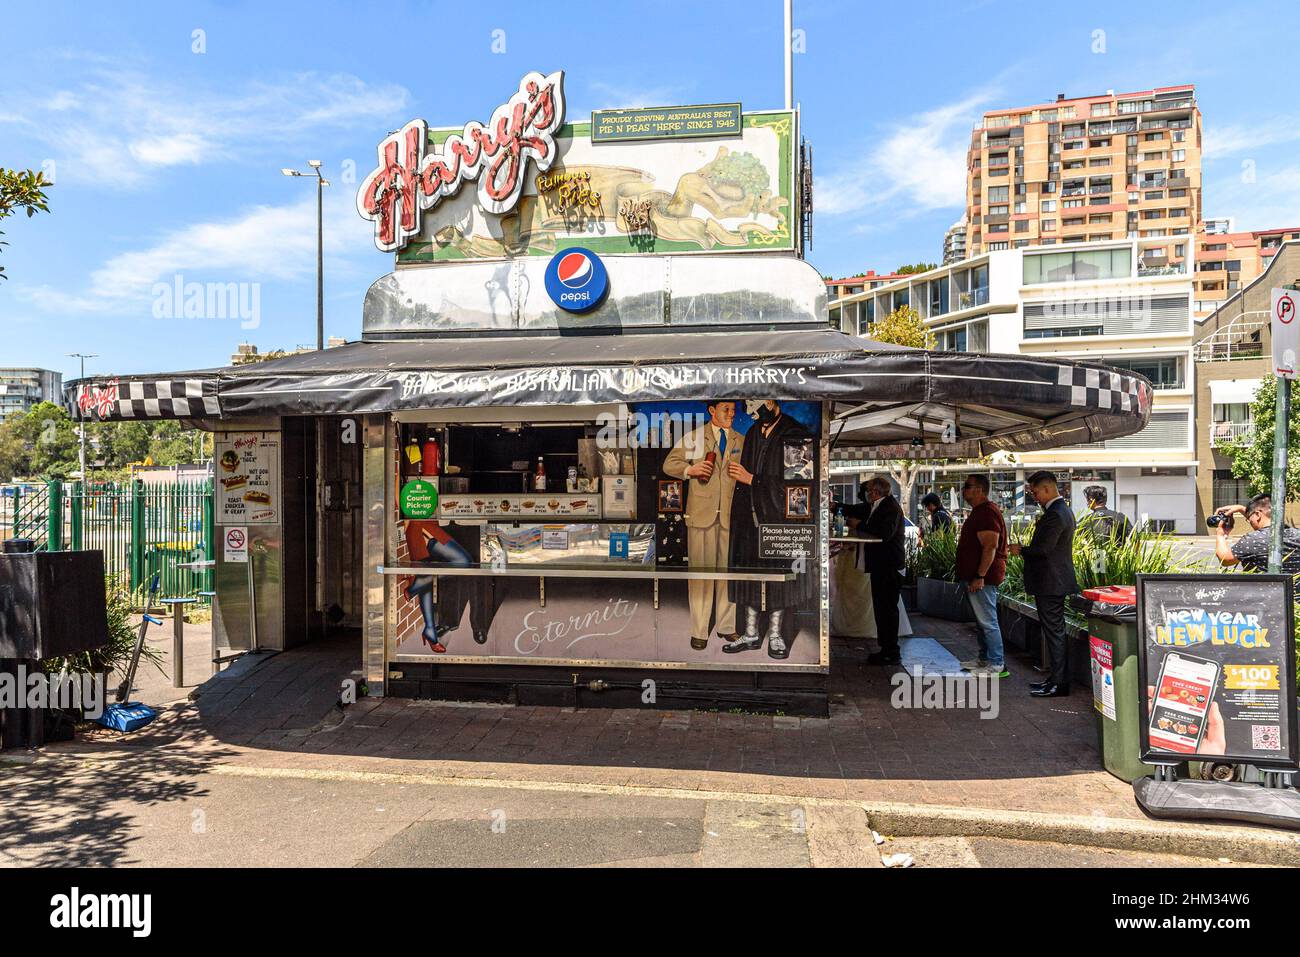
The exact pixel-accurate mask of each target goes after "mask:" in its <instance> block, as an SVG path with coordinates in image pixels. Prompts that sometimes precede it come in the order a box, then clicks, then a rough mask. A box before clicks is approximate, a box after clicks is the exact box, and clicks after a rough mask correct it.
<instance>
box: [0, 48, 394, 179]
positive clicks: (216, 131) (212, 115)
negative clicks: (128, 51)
mask: <svg viewBox="0 0 1300 957" xmlns="http://www.w3.org/2000/svg"><path fill="white" fill-rule="evenodd" d="M63 82H64V84H66V80H64V81H63ZM19 98H21V99H24V100H25V101H26V102H30V103H32V104H35V105H34V106H33V107H32V108H31V109H30V110H29V111H28V112H27V113H25V114H24V115H23V116H21V117H20V116H16V115H10V116H0V121H9V122H15V123H21V125H22V126H23V127H25V128H26V129H27V130H29V131H30V133H31V135H32V136H34V137H35V138H36V139H37V140H38V141H40V142H41V143H42V145H43V146H44V148H46V149H47V150H49V152H50V155H51V157H52V158H54V159H55V160H57V161H58V163H59V177H60V179H61V180H63V181H68V182H77V181H83V182H84V181H92V182H94V183H95V184H96V186H97V187H99V188H127V189H129V188H135V187H140V186H144V185H146V184H147V183H148V177H149V174H150V172H151V171H152V170H155V169H157V168H159V167H167V166H175V165H195V164H200V163H207V162H212V161H214V160H219V159H231V158H238V159H242V160H247V159H248V158H249V157H250V156H258V155H259V154H260V153H262V152H266V153H267V154H268V155H269V154H270V153H271V152H274V151H276V150H277V149H278V148H281V147H283V146H284V145H286V144H288V143H290V142H292V144H293V145H299V144H301V142H302V140H303V134H304V132H306V131H314V130H320V129H331V130H336V129H339V128H346V127H348V126H350V125H353V124H358V123H365V124H367V125H369V126H373V124H374V123H375V121H376V119H382V118H386V117H396V116H400V114H401V111H402V110H403V109H404V108H405V107H406V105H407V103H408V101H409V99H410V96H409V94H408V93H407V91H406V89H405V88H404V87H402V86H398V85H395V84H389V83H379V84H373V83H367V82H366V81H364V80H361V79H360V78H358V77H355V76H351V75H349V74H316V73H299V74H294V75H291V76H287V77H284V78H282V79H280V80H278V81H276V82H274V83H267V82H249V83H245V84H242V85H237V86H235V87H233V88H230V89H224V88H223V89H210V88H203V87H194V86H185V87H180V86H176V85H172V84H171V83H169V82H168V81H167V80H165V79H159V78H156V77H152V76H148V75H146V74H144V73H142V72H139V71H137V70H123V69H108V68H101V67H97V66H96V67H92V68H91V69H90V71H89V72H88V73H87V74H85V79H83V80H82V81H81V82H80V83H77V84H73V88H72V89H69V88H67V86H66V85H64V86H61V87H60V88H59V89H57V90H54V91H44V92H41V91H37V92H35V93H31V94H30V95H27V96H24V97H16V99H19ZM277 162H278V161H277Z"/></svg>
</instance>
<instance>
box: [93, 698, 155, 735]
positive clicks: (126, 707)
mask: <svg viewBox="0 0 1300 957" xmlns="http://www.w3.org/2000/svg"><path fill="white" fill-rule="evenodd" d="M156 717H158V712H157V711H155V710H154V709H153V708H151V707H149V706H148V705H147V704H141V703H140V702H139V701H127V702H126V703H125V704H110V705H109V706H108V707H107V708H105V709H104V713H103V714H101V715H100V716H99V717H98V718H96V719H95V721H96V722H97V723H98V724H102V725H103V726H104V727H106V728H112V729H113V730H114V731H121V732H122V733H123V734H125V733H126V732H128V731H135V730H137V729H139V728H143V727H144V726H145V725H146V724H148V723H149V722H150V721H152V720H153V719H154V718H156Z"/></svg>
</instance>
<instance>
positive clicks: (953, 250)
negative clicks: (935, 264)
mask: <svg viewBox="0 0 1300 957" xmlns="http://www.w3.org/2000/svg"><path fill="white" fill-rule="evenodd" d="M966 226H967V223H966V217H964V216H963V217H962V218H961V219H959V220H957V222H955V223H953V224H952V225H951V226H949V227H948V231H947V232H946V233H944V234H943V259H942V260H941V262H942V263H943V264H944V265H945V266H948V265H951V264H952V263H959V262H961V261H962V260H963V259H965V258H966Z"/></svg>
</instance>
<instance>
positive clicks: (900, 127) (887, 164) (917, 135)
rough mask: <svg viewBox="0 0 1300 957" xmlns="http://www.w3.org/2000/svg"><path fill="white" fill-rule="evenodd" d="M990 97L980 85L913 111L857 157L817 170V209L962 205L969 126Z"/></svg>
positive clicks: (852, 210) (844, 211)
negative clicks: (964, 94)
mask: <svg viewBox="0 0 1300 957" xmlns="http://www.w3.org/2000/svg"><path fill="white" fill-rule="evenodd" d="M992 98H993V93H992V91H989V90H982V91H979V92H976V93H973V94H971V95H970V96H967V97H966V98H964V99H962V100H959V101H957V102H955V103H949V104H946V105H944V106H940V107H938V108H936V109H933V110H929V111H926V112H924V113H920V114H917V115H916V116H913V117H911V118H910V119H908V120H905V121H903V122H902V123H898V124H896V125H895V126H894V127H893V128H892V129H891V130H889V131H888V132H887V133H886V134H885V136H884V138H883V140H881V141H880V142H879V144H878V145H876V146H874V147H872V146H868V147H866V149H865V150H864V152H863V153H862V154H861V155H860V157H859V158H858V159H856V160H854V161H852V162H850V163H847V164H843V165H841V166H839V167H837V168H833V169H832V170H831V171H830V172H829V173H828V174H825V175H820V174H819V175H817V181H816V193H815V195H816V201H817V211H818V212H819V213H824V214H825V215H828V216H837V215H847V214H854V213H861V212H863V211H865V210H867V209H872V208H880V207H884V206H889V205H894V206H906V207H909V208H910V209H911V210H914V211H920V210H930V209H945V208H948V207H960V206H962V205H963V204H964V203H965V196H966V151H967V150H968V149H969V147H970V136H971V129H972V128H973V126H974V124H975V122H977V121H978V119H979V115H980V107H981V106H983V105H984V104H985V103H987V102H989V101H990V100H991V99H992Z"/></svg>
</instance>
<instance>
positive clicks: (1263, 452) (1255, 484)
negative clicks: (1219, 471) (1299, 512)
mask: <svg viewBox="0 0 1300 957" xmlns="http://www.w3.org/2000/svg"><path fill="white" fill-rule="evenodd" d="M1294 391H1295V390H1294V389H1293V390H1292V392H1294ZM1296 398H1297V397H1296V396H1295V395H1292V397H1291V422H1290V428H1289V429H1288V430H1287V449H1288V451H1289V452H1290V454H1289V455H1288V456H1287V466H1286V497H1287V500H1288V501H1295V500H1297V499H1300V454H1297V453H1300V408H1298V407H1297V406H1300V402H1297V401H1296ZM1250 417H1251V420H1252V422H1253V423H1254V424H1253V426H1252V428H1251V430H1250V431H1249V432H1247V433H1245V434H1244V435H1242V436H1241V437H1240V438H1239V439H1235V440H1233V441H1231V442H1225V443H1223V444H1221V445H1220V446H1219V448H1220V449H1221V450H1222V451H1223V452H1224V453H1225V454H1226V455H1227V456H1228V458H1229V459H1231V460H1232V474H1233V475H1234V476H1236V477H1237V478H1243V479H1246V480H1247V482H1248V483H1249V485H1250V490H1251V491H1252V492H1253V493H1255V494H1256V495H1259V494H1262V493H1264V492H1271V491H1272V490H1273V437H1274V435H1275V434H1276V433H1277V379H1276V378H1275V377H1274V376H1271V375H1270V376H1265V377H1264V381H1263V382H1262V383H1261V384H1260V387H1259V389H1258V390H1257V391H1256V392H1255V399H1254V401H1252V402H1251V404H1250Z"/></svg>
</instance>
